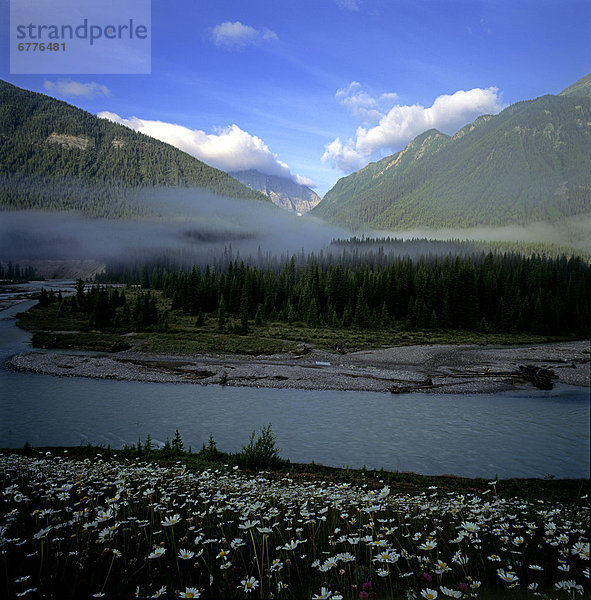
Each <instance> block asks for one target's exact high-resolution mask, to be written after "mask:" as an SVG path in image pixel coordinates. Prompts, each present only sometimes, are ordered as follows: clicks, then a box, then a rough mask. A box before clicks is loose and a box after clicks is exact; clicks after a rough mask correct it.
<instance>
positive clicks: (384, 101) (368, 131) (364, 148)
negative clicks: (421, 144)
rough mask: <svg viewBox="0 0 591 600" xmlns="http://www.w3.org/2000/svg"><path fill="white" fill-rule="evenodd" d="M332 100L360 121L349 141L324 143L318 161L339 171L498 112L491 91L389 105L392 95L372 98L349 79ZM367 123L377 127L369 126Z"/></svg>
mask: <svg viewBox="0 0 591 600" xmlns="http://www.w3.org/2000/svg"><path fill="white" fill-rule="evenodd" d="M336 99H337V100H338V101H339V102H340V103H341V104H342V105H343V106H345V108H346V109H347V110H348V111H349V112H350V113H351V114H352V115H353V116H354V117H355V118H356V119H357V120H358V121H360V122H362V123H363V125H360V126H359V127H358V128H357V131H356V134H355V139H353V138H348V139H347V140H346V141H344V142H343V141H342V140H341V138H340V137H337V138H335V139H334V140H333V141H332V142H330V143H329V144H327V145H326V148H325V152H324V154H323V156H322V161H323V162H325V163H329V164H332V165H334V166H336V167H338V168H339V169H341V170H343V171H353V170H356V169H360V168H361V167H363V166H365V165H366V164H367V163H368V162H369V161H370V160H372V159H376V158H380V157H382V156H383V155H384V153H385V154H392V153H393V152H395V151H397V150H400V149H401V148H402V147H404V146H405V145H406V144H407V143H408V142H410V140H412V139H413V138H414V137H416V136H417V135H419V134H421V133H422V132H424V131H427V130H428V129H438V130H439V131H442V132H443V133H447V134H448V135H452V134H454V133H455V132H456V131H457V130H458V129H460V128H461V127H463V126H464V125H466V124H467V123H469V122H471V121H473V120H474V119H475V118H476V117H478V116H479V115H482V114H497V113H499V112H500V111H501V110H502V109H503V108H504V106H503V104H502V101H501V96H500V94H499V90H498V89H497V88H495V87H489V88H486V89H483V88H474V89H471V90H468V91H464V90H459V91H457V92H455V93H453V94H442V95H441V96H438V97H437V98H436V99H435V101H434V102H433V104H432V105H431V106H429V107H425V106H421V105H420V104H413V105H401V104H395V102H396V100H397V95H396V94H393V93H389V94H381V95H380V96H378V97H373V96H372V95H371V94H369V93H367V92H365V91H363V89H362V88H361V85H360V84H359V83H358V82H356V81H353V82H352V83H351V84H350V85H349V86H348V88H343V89H340V90H338V91H337V93H336ZM388 105H389V107H388ZM372 122H374V123H375V122H377V125H374V126H371V123H372Z"/></svg>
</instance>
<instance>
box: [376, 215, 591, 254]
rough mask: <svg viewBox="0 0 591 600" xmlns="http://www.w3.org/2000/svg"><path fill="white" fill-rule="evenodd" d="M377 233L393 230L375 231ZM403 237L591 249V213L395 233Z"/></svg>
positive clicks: (383, 233)
mask: <svg viewBox="0 0 591 600" xmlns="http://www.w3.org/2000/svg"><path fill="white" fill-rule="evenodd" d="M374 235H376V236H378V237H383V236H384V235H392V232H384V231H380V232H375V234H374ZM396 237H398V238H401V239H413V238H429V239H432V240H452V239H455V240H482V241H485V242H544V243H547V244H557V245H559V246H569V247H571V248H573V249H575V250H584V251H586V252H589V251H591V213H586V214H582V215H577V216H575V217H569V218H568V219H564V220H562V221H559V222H557V223H545V222H537V223H530V224H529V225H504V226H499V227H468V228H466V229H436V230H424V229H413V230H407V231H400V232H396Z"/></svg>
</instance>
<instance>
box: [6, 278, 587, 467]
mask: <svg viewBox="0 0 591 600" xmlns="http://www.w3.org/2000/svg"><path fill="white" fill-rule="evenodd" d="M44 285H45V286H46V287H47V285H48V284H47V283H45V284H44ZM53 285H55V286H56V287H59V286H63V285H64V283H63V282H55V283H53ZM32 304H33V302H32V301H26V302H22V303H20V304H18V305H15V306H12V307H10V308H8V309H6V310H3V311H0V363H1V365H2V366H1V368H0V393H1V396H0V447H8V448H18V447H22V446H23V444H24V443H25V442H29V444H31V445H32V446H52V445H53V446H58V445H59V446H76V445H79V444H86V443H88V442H90V443H92V444H103V445H105V446H106V445H110V446H111V447H112V448H121V447H123V446H124V445H125V444H133V443H136V442H137V440H138V439H141V440H142V441H143V440H145V438H146V436H147V435H148V434H150V435H151V437H152V439H153V440H154V441H155V442H156V443H159V444H162V443H163V442H164V441H165V440H166V438H172V436H173V435H174V432H175V430H176V429H177V428H178V429H179V431H180V433H181V435H182V438H183V441H184V443H185V446H186V447H189V446H191V447H192V448H193V449H194V450H198V449H199V448H201V445H202V444H203V443H207V440H208V438H209V435H210V433H211V434H213V436H214V439H215V441H216V442H217V445H218V448H219V449H221V450H224V451H237V450H240V448H241V447H242V446H243V445H245V444H246V443H247V442H248V439H249V436H250V433H251V431H252V430H253V429H256V430H257V431H260V429H261V428H262V427H263V426H265V425H266V424H267V423H271V424H272V429H273V432H274V434H275V435H276V436H277V440H278V445H279V447H280V448H281V455H282V456H283V457H285V458H289V459H290V460H292V461H294V462H311V461H315V462H317V463H321V464H325V465H332V466H350V467H354V468H358V467H362V466H363V465H365V466H366V467H367V468H371V469H374V468H376V469H379V468H380V467H384V469H386V470H399V471H413V472H416V473H422V474H430V475H441V474H455V475H462V476H467V477H486V478H493V477H497V476H498V477H501V478H507V477H547V476H551V477H556V478H571V477H585V478H587V477H589V452H590V437H589V413H590V410H589V393H588V390H585V389H583V388H580V387H574V386H565V385H557V386H556V387H555V388H554V390H551V391H540V390H531V391H530V390H528V391H516V392H503V393H498V394H465V395H464V394H441V395H438V394H420V393H412V394H397V395H391V394H383V393H375V392H337V391H300V390H291V389H256V388H239V387H223V386H215V385H208V386H202V385H195V384H162V383H143V382H129V381H114V380H94V379H86V378H78V377H62V378H59V377H52V376H47V375H39V374H35V373H23V372H14V371H11V370H8V369H6V367H5V362H6V360H7V359H8V358H9V357H10V356H12V355H14V354H16V353H19V352H26V351H30V350H31V346H30V335H29V334H28V333H27V332H25V331H22V330H20V329H19V328H18V327H16V319H15V315H16V314H17V313H18V312H20V311H22V310H26V309H27V308H28V307H29V306H31V305H32Z"/></svg>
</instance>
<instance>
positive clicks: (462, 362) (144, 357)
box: [8, 341, 591, 393]
mask: <svg viewBox="0 0 591 600" xmlns="http://www.w3.org/2000/svg"><path fill="white" fill-rule="evenodd" d="M589 346H590V344H589V342H588V341H578V342H560V343H550V344H540V345H534V346H508V347H502V346H495V347H493V346H476V345H440V346H435V345H433V346H431V345H428V346H401V347H393V348H381V349H374V350H364V351H360V352H352V353H349V354H331V353H328V352H324V351H321V350H318V349H315V348H309V347H306V346H303V347H302V348H301V352H299V353H298V354H276V355H270V356H254V357H251V356H240V355H229V354H219V355H191V356H178V355H154V354H145V353H140V352H134V351H124V352H118V353H114V354H98V353H75V354H74V353H72V354H68V353H63V352H60V353H52V352H29V353H26V354H18V355H16V356H14V357H12V358H11V359H10V360H9V361H8V366H9V367H10V368H13V369H15V370H22V371H29V372H35V373H43V374H48V375H54V376H59V377H91V378H96V379H118V380H127V381H147V382H157V383H196V384H218V385H228V386H247V387H258V388H292V389H307V390H310V389H314V390H342V391H349V390H351V391H375V392H414V391H420V392H433V393H494V392H499V391H503V390H509V389H533V385H532V383H531V382H528V381H526V380H525V379H523V377H520V376H519V375H518V371H519V366H520V365H531V366H533V367H538V368H543V369H547V370H551V371H552V372H553V373H554V374H555V375H556V377H555V378H554V381H555V382H556V383H562V384H568V385H576V386H586V387H587V388H589V386H590V379H591V378H590V371H591V362H590V361H591V354H590V349H589Z"/></svg>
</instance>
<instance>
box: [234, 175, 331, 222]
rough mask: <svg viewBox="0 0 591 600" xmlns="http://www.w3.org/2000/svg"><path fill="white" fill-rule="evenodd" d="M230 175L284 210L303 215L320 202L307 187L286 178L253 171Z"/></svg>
mask: <svg viewBox="0 0 591 600" xmlns="http://www.w3.org/2000/svg"><path fill="white" fill-rule="evenodd" d="M230 175H232V177H234V178H236V179H237V180H238V181H240V182H241V183H243V184H244V185H246V186H248V187H249V188H252V189H253V190H259V191H260V192H262V193H263V194H265V195H266V196H268V197H269V198H270V199H271V200H272V201H273V203H274V204H276V205H277V206H280V207H281V208H285V209H286V210H290V211H293V212H297V213H300V214H304V213H306V212H308V211H310V210H312V209H313V208H314V207H315V206H316V205H317V204H318V203H319V202H320V197H319V196H318V195H317V194H316V193H315V192H313V191H312V190H311V189H310V188H309V187H307V186H305V185H300V184H298V183H295V181H292V180H291V179H288V178H287V177H278V176H276V175H265V174H263V173H261V172H259V171H256V170H254V169H249V170H248V171H235V172H230Z"/></svg>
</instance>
